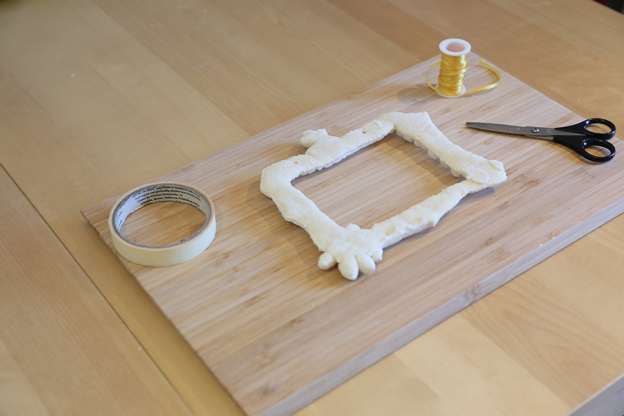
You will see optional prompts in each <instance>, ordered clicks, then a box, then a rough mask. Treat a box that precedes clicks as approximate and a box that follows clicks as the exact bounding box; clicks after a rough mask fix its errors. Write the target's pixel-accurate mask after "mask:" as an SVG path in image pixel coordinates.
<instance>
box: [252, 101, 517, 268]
mask: <svg viewBox="0 0 624 416" xmlns="http://www.w3.org/2000/svg"><path fill="white" fill-rule="evenodd" d="M393 132H395V133H396V134H398V135H399V136H401V137H402V138H403V139H405V140H407V141H408V142H412V143H414V145H416V146H418V147H422V148H423V149H425V150H426V151H427V152H428V155H429V157H431V158H433V159H436V160H438V159H439V161H440V163H441V164H442V166H444V167H448V168H450V169H451V173H452V174H453V175H455V176H462V177H464V178H465V180H464V181H462V182H460V183H457V184H455V185H452V186H449V187H448V188H446V189H444V190H442V191H441V192H440V193H438V194H437V195H433V196H431V197H429V198H427V199H425V200H424V201H422V202H421V203H419V204H416V205H413V206H412V207H410V208H408V209H407V210H405V211H403V212H402V213H400V214H398V215H395V216H394V217H391V218H389V219H387V220H385V221H382V222H380V223H377V224H374V225H373V226H372V228H370V229H361V228H360V227H358V226H357V225H355V224H349V225H347V226H346V227H341V226H339V225H338V224H336V222H334V221H333V220H332V219H331V218H329V217H328V216H327V215H325V214H324V213H323V212H321V210H320V209H319V208H318V207H317V206H316V205H315V204H314V202H312V201H311V200H310V199H308V198H307V197H306V196H305V195H304V194H303V193H302V192H301V191H299V190H298V189H296V188H294V187H293V186H292V184H291V182H292V181H293V180H294V179H296V178H298V177H299V176H302V175H307V174H310V173H312V172H315V171H317V170H320V169H323V168H327V167H330V166H332V165H333V164H335V163H338V162H340V161H341V160H343V159H344V158H346V157H348V156H349V155H351V154H353V153H355V152H357V151H358V150H360V149H362V148H364V147H366V146H368V145H370V144H372V143H375V142H377V141H379V140H381V139H383V138H384V137H385V136H387V135H388V134H390V133H393ZM301 144H302V145H303V146H305V147H307V148H308V150H307V151H306V152H305V154H303V155H297V156H293V157H291V158H289V159H287V160H282V161H280V162H277V163H275V164H273V165H271V166H268V167H267V168H265V169H264V170H263V171H262V180H261V181H260V190H261V191H262V192H263V193H264V194H265V195H266V196H268V197H269V198H271V199H272V200H273V201H274V202H275V205H277V208H278V209H279V211H280V212H281V214H282V216H283V217H284V219H286V220H287V221H290V222H292V223H294V224H296V225H298V226H300V227H301V228H303V229H304V230H306V231H307V232H308V234H309V235H310V237H311V238H312V241H313V242H314V244H315V245H316V246H317V247H318V249H319V250H320V251H321V252H323V254H321V256H320V258H319V262H318V266H319V267H320V268H321V269H323V270H326V269H329V268H331V267H333V266H335V265H336V264H338V269H339V270H340V273H341V274H342V275H343V276H344V277H345V278H347V279H349V280H355V279H357V277H358V275H359V273H360V272H362V273H365V274H368V273H372V272H373V271H374V270H375V263H376V262H378V261H380V260H381V258H382V254H383V249H384V248H385V247H388V246H390V245H392V244H395V243H397V242H398V241H400V240H402V239H404V238H406V237H409V236H411V235H413V234H415V233H418V232H421V231H423V230H425V229H427V228H429V227H433V226H435V225H436V224H437V223H438V221H439V220H440V218H441V217H442V216H443V215H444V214H446V213H447V212H448V211H450V210H451V209H452V208H453V207H454V206H455V205H457V203H458V202H459V201H460V200H461V199H462V198H463V197H464V196H466V195H468V194H470V193H474V192H478V191H481V190H483V189H486V188H489V187H491V186H494V185H497V184H499V183H501V182H504V181H505V180H506V179H507V175H506V173H505V169H504V168H503V164H502V163H501V162H499V161H496V160H487V159H485V158H483V157H481V156H478V155H475V154H473V153H470V152H468V151H466V150H464V149H462V148H461V147H459V146H457V145H456V144H453V143H452V142H451V141H450V140H449V139H447V138H446V136H444V134H442V132H441V131H440V130H438V128H437V127H436V126H435V125H434V124H433V122H432V121H431V118H429V115H428V114H427V113H409V114H404V113H386V114H383V115H381V116H380V117H379V118H378V119H376V120H373V121H371V122H370V123H367V124H365V125H364V126H362V127H361V128H359V129H355V130H352V131H350V132H349V133H347V134H345V135H344V136H342V137H334V136H330V135H328V134H327V132H326V131H325V130H324V129H320V130H314V131H312V130H307V131H305V132H304V133H303V137H302V138H301Z"/></svg>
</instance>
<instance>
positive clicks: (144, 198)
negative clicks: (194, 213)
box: [108, 182, 217, 267]
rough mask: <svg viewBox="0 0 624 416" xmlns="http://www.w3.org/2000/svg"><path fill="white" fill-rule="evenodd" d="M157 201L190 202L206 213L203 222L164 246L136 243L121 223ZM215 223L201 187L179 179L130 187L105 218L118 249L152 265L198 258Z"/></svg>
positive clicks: (209, 201)
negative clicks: (185, 237) (122, 230)
mask: <svg viewBox="0 0 624 416" xmlns="http://www.w3.org/2000/svg"><path fill="white" fill-rule="evenodd" d="M157 202H181V203H184V204H188V205H191V206H193V207H195V208H197V209H198V210H200V211H201V212H202V213H203V214H204V215H205V216H206V222H205V223H204V224H203V225H202V227H201V228H200V229H199V231H197V232H196V233H195V234H193V235H192V236H191V237H189V238H188V239H187V240H183V241H181V242H179V243H176V244H171V245H167V246H158V247H154V246H147V245H143V244H138V243H135V242H133V241H130V240H128V239H127V238H126V237H124V236H123V235H122V234H121V231H120V230H121V226H122V225H123V223H124V222H125V221H126V219H127V218H128V216H130V214H132V213H133V212H135V211H137V210H138V209H140V208H143V207H145V206H147V205H150V204H155V203H157ZM216 224H217V223H216V220H215V209H214V205H213V203H212V201H211V200H210V198H208V196H207V195H206V194H205V193H204V192H202V191H201V190H200V189H198V188H196V187H194V186H191V185H187V184H183V183H178V182H159V183H153V184H150V185H146V186H141V187H139V188H136V189H133V190H131V191H129V192H128V193H126V194H125V195H124V196H122V197H121V198H120V199H119V200H118V201H117V203H115V206H113V209H112V210H111V213H110V216H109V217H108V226H109V227H110V230H111V236H112V239H113V245H114V246H115V249H116V250H117V252H118V253H119V254H121V255H122V256H123V257H125V258H126V259H128V260H130V261H131V262H133V263H137V264H141V265H143V266H152V267H162V266H172V265H174V264H179V263H183V262H185V261H188V260H190V259H192V258H194V257H197V256H198V255H199V254H201V253H202V252H203V251H204V250H205V249H206V248H208V246H209V245H210V243H212V240H213V239H214V237H215V232H216V230H217V225H216Z"/></svg>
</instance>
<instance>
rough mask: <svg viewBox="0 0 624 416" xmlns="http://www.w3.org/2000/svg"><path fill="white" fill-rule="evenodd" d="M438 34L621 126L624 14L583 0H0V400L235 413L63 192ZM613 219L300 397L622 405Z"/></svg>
mask: <svg viewBox="0 0 624 416" xmlns="http://www.w3.org/2000/svg"><path fill="white" fill-rule="evenodd" d="M449 37H458V38H463V39H466V40H468V41H469V42H470V43H471V44H472V46H473V50H474V51H475V52H477V53H478V54H479V55H481V56H482V57H484V58H485V59H487V60H488V61H489V62H491V63H493V64H494V65H495V66H498V67H500V68H503V69H504V70H506V71H508V72H510V73H511V74H512V75H514V76H516V77H517V78H519V79H520V80H522V81H524V82H525V83H527V84H529V85H530V86H532V87H533V88H536V89H538V90H539V91H541V92H543V93H545V94H546V95H548V96H549V97H551V98H553V99H555V100H557V101H558V102H560V103H561V104H563V105H565V106H567V107H569V108H570V109H572V110H573V111H575V112H577V113H579V114H581V115H583V116H587V117H604V118H608V119H610V120H612V121H614V122H615V124H616V125H618V126H624V110H623V109H624V42H623V40H624V15H621V14H618V13H616V12H614V11H612V10H610V9H607V8H606V7H604V6H601V5H599V4H598V3H595V2H592V1H589V0H552V1H538V0H497V1H488V0H473V1H460V0H441V1H435V2H434V1H426V0H386V1H382V0H379V1H357V0H317V1H314V0H307V1H303V0H267V1H253V0H231V1H227V0H218V1H215V0H150V1H148V0H135V1H120V0H75V1H70V0H66V1H62V0H32V1H26V0H24V1H20V0H0V163H1V164H2V168H3V169H2V170H0V264H1V266H0V415H87V414H88V415H96V414H102V415H150V416H154V415H191V414H196V415H202V416H204V415H226V416H227V415H239V414H240V410H238V408H237V407H236V406H235V405H234V404H233V402H232V401H231V400H230V399H229V397H228V396H227V394H226V393H225V391H224V390H223V389H222V388H221V387H220V386H219V384H218V382H217V381H216V380H215V379H214V378H213V377H212V376H211V374H210V373H209V372H208V370H207V369H206V368H205V367H204V366H203V364H202V363H201V362H200V360H199V359H198V358H197V357H196V356H195V355H194V353H193V352H192V351H191V350H190V349H189V348H188V346H187V345H186V343H185V341H184V340H183V339H182V338H181V337H180V336H179V335H178V334H177V332H176V331H175V329H174V328H173V327H172V326H171V324H169V322H168V321H167V320H166V319H165V318H164V317H163V315H162V314H161V313H160V311H159V310H158V308H157V307H156V306H155V305H154V304H153V303H152V302H151V301H150V299H149V298H148V296H147V295H146V294H145V293H144V292H143V290H142V289H141V288H140V287H139V285H138V284H137V283H136V282H135V281H134V280H133V278H132V277H131V276H130V275H129V274H128V273H127V272H126V271H125V269H124V268H123V267H122V266H121V264H120V263H119V261H118V260H117V259H116V258H115V257H114V256H113V254H112V253H111V252H110V250H109V249H108V248H107V247H106V246H105V245H104V244H103V243H102V242H101V241H100V240H99V238H98V237H97V235H96V233H95V232H94V231H93V230H92V229H91V228H90V227H89V226H88V224H87V223H86V221H85V220H84V219H83V217H82V216H81V214H80V210H81V209H82V208H85V207H87V206H89V205H91V204H93V203H96V202H99V201H100V200H102V199H104V198H107V197H110V196H112V195H115V194H118V193H120V192H122V191H125V190H127V189H129V188H131V187H134V186H136V185H139V184H141V183H143V182H145V181H147V180H150V179H152V178H154V177H156V176H158V175H161V174H164V173H166V172H169V171H171V170H173V169H175V168H178V167H180V166H183V165H186V164H188V163H190V162H192V161H193V160H196V159H199V158H200V157H202V156H205V155H207V154H209V153H212V152H214V151H216V150H219V149H222V148H224V147H226V146H228V145H231V144H233V143H236V142H238V141H241V140H243V139H245V138H247V137H249V136H251V135H253V134H256V133H258V132H261V131H263V130H266V129H268V128H270V127H273V126H275V125H277V124H279V123H282V122H284V121H287V120H289V119H291V118H293V117H295V116H297V115H300V114H303V113H305V112H307V111H310V110H312V109H314V108H317V107H319V106H321V105H323V104H326V103H328V102H331V101H333V100H336V99H338V98H341V97H343V96H346V95H348V94H351V93H353V92H355V91H357V90H359V89H361V88H363V87H365V86H367V85H369V84H371V83H373V82H375V81H378V80H380V79H383V78H385V77H388V76H390V75H392V74H395V73H396V72H398V71H401V70H403V69H405V68H408V67H410V66H412V65H415V64H417V63H419V62H422V61H423V60H425V59H428V58H431V57H432V56H434V55H437V54H438V53H439V51H438V43H439V42H440V41H441V40H443V39H446V38H449ZM623 128H624V127H623ZM620 157H622V156H620ZM622 186H624V184H622ZM623 235H624V217H623V216H620V217H618V218H616V219H615V220H612V221H611V222H609V223H607V224H606V225H604V226H602V227H600V228H599V229H597V230H596V231H594V232H592V233H590V234H589V235H587V236H585V237H584V238H582V239H581V240H579V241H577V242H576V243H574V244H572V245H571V246H569V247H568V248H566V249H564V250H563V251H561V252H559V253H558V254H556V255H554V256H553V257H551V258H549V259H548V260H546V261H544V262H543V263H541V264H539V265H538V266H536V267H534V268H533V269H531V270H530V271H528V272H526V273H524V274H523V275H521V276H519V277H518V278H516V279H515V280H513V281H512V282H510V283H509V284H507V285H505V286H504V287H502V288H501V289H498V290H496V291H495V292H493V293H492V294H490V295H488V296H486V297H485V298H483V299H482V300H480V301H478V302H477V303H476V304H474V305H473V306H471V307H469V308H467V309H466V310H464V311H463V312H461V313H459V314H457V315H456V316H454V317H453V318H451V319H449V320H447V321H446V322H444V323H443V324H441V325H439V326H438V327H436V328H434V329H433V330H431V331H429V332H428V333H426V334H425V335H423V336H421V337H420V338H418V339H416V340H415V341H413V342H411V343H410V344H408V345H407V346H405V347H404V348H402V349H400V350H399V351H397V352H396V353H394V354H392V355H390V356H389V357H387V358H385V359H384V360H382V361H380V362H379V363H377V364H375V365H374V366H373V367H371V368H369V369H368V370H366V371H364V372H363V373H361V374H360V375H358V376H356V377H355V378H353V379H351V380H350V381H348V382H347V383H345V384H343V385H342V386H340V387H339V388H337V389H335V390H334V391H332V392H331V393H329V394H328V395H326V396H324V397H322V398H321V399H319V400H317V401H316V402H314V403H313V404H311V405H310V406H308V407H306V408H305V409H303V410H302V411H300V413H299V414H300V415H301V416H303V415H305V416H312V415H334V414H335V415H338V414H340V415H415V414H418V415H456V414H462V415H566V414H569V413H570V412H572V413H573V414H575V415H581V414H613V415H621V414H622V413H624V378H622V374H624V302H623V301H622V299H624V238H623V237H622V236H623ZM603 389H604V390H603ZM601 390H602V392H601ZM594 395H596V396H595V397H593V398H592V396H594ZM590 398H591V399H590ZM579 406H580V407H579ZM577 407H578V408H577ZM575 408H577V410H576V411H575V410H574V409H575ZM592 412H593V413H592Z"/></svg>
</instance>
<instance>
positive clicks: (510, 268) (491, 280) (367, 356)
mask: <svg viewBox="0 0 624 416" xmlns="http://www.w3.org/2000/svg"><path fill="white" fill-rule="evenodd" d="M623 213H624V198H622V199H620V200H619V201H616V202H614V203H613V204H611V205H610V206H608V207H607V208H605V209H604V210H603V211H602V212H600V213H599V214H596V215H595V216H594V217H592V218H590V219H589V220H587V221H584V222H582V223H579V224H577V225H576V226H575V227H573V228H570V229H568V230H567V231H566V232H564V233H562V234H560V235H559V236H557V237H556V238H554V239H552V240H550V241H549V242H548V243H546V244H544V245H543V246H542V247H540V249H539V250H535V251H533V252H531V253H529V254H527V255H525V256H523V257H521V258H519V259H517V260H516V261H515V262H513V263H511V264H509V265H507V266H506V267H504V268H502V269H500V270H498V271H496V272H495V273H493V274H491V275H490V276H489V277H487V278H485V279H483V280H481V281H480V282H479V283H477V284H476V285H474V286H472V287H470V288H468V289H467V290H465V291H463V292H461V293H459V294H458V295H456V296H455V297H454V298H452V299H451V300H449V301H448V302H446V303H444V304H443V305H441V306H440V307H439V308H437V309H434V310H431V311H429V312H427V314H425V315H423V316H422V317H420V318H419V319H417V320H415V321H413V322H412V323H410V324H409V325H407V326H405V327H403V328H402V329H401V330H399V331H397V332H395V333H394V334H392V335H390V336H389V337H388V338H386V339H385V340H384V341H382V342H381V343H380V344H378V345H377V346H375V347H374V348H371V349H368V350H367V351H364V352H363V353H361V354H359V355H357V356H355V357H353V358H352V359H351V360H350V361H348V362H346V363H345V364H343V365H341V366H340V367H338V368H336V369H334V370H332V371H331V372H329V373H327V374H325V375H324V376H323V377H321V378H319V379H317V380H316V381H314V382H313V383H310V384H308V385H307V386H306V387H304V388H303V389H301V390H299V391H297V392H296V393H294V394H293V395H291V396H288V397H287V398H285V399H283V400H281V401H280V402H279V403H278V404H277V405H274V406H271V407H269V408H268V409H266V410H258V409H255V408H249V407H248V406H245V405H244V404H243V403H240V402H239V401H237V400H236V398H234V396H230V397H232V398H233V399H234V401H235V402H236V404H237V405H238V406H239V407H240V408H241V409H243V410H244V411H245V413H246V414H247V415H249V416H287V415H290V414H293V413H294V412H297V411H299V410H301V409H303V408H304V407H305V406H307V405H309V404H311V403H313V402H314V401H316V400H318V399H319V398H321V397H322V396H324V395H325V394H327V393H329V392H331V391H332V390H334V389H335V388H337V387H339V386H340V385H341V384H343V383H344V382H346V381H348V380H349V379H351V378H353V377H355V376H357V375H358V374H359V373H361V372H363V371H365V370H366V369H367V368H369V367H371V366H372V365H374V364H375V363H377V362H379V361H381V360H382V359H384V358H386V357H387V356H389V355H391V354H392V353H394V352H396V351H398V350H399V349H400V348H402V347H404V346H405V345H407V344H409V343H410V342H412V341H413V340H415V339H416V338H418V337H420V336H421V335H423V334H424V333H426V332H428V331H429V330H431V329H433V328H435V327H436V326H438V325H440V324H442V323H443V322H444V321H446V320H447V319H449V318H451V317H453V316H454V315H455V314H457V313H459V312H461V311H462V310H464V309H466V308H467V307H469V306H471V305H472V304H474V303H476V302H477V301H479V300H480V299H482V298H483V297H485V296H487V295H488V294H490V293H492V292H494V291H495V290H497V289H499V288H501V287H502V286H504V285H505V284H507V283H509V282H511V281H512V280H513V279H515V278H516V277H518V276H520V275H521V274H522V273H524V272H526V271H527V270H529V269H531V268H533V267H535V266H536V265H538V264H539V263H541V262H542V261H544V260H546V259H548V258H549V257H551V256H553V255H554V254H556V253H557V252H559V251H561V250H562V249H564V248H566V247H567V246H569V245H570V244H572V243H574V242H575V241H577V240H578V239H580V238H582V237H583V236H585V235H587V234H589V233H591V232H592V231H594V230H595V229H597V228H598V227H600V226H602V225H604V224H606V223H607V222H609V221H611V220H612V219H614V218H616V217H617V216H619V215H621V214H623ZM306 396H307V397H306ZM303 397H305V399H302V398H303Z"/></svg>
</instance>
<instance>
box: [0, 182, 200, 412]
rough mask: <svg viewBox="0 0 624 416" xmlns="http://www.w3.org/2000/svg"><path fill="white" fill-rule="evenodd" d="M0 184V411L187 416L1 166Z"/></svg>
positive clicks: (184, 408) (179, 400) (137, 345)
mask: <svg viewBox="0 0 624 416" xmlns="http://www.w3.org/2000/svg"><path fill="white" fill-rule="evenodd" d="M0 185H1V189H2V192H1V193H0V216H1V217H2V218H3V221H2V222H1V223H0V233H1V234H2V235H3V237H4V238H3V241H2V242H1V243H0V261H1V262H2V280H1V281H0V363H1V364H2V372H1V374H2V377H1V381H2V382H1V383H0V413H1V414H3V415H48V414H49V415H53V414H65V415H84V414H92V413H98V412H99V413H102V414H119V415H124V414H125V415H148V414H149V415H171V414H179V415H190V414H191V412H190V411H189V409H188V408H187V407H186V405H185V404H184V402H183V401H182V400H181V399H180V398H179V396H178V395H177V394H176V393H175V391H173V390H172V389H171V388H170V386H169V384H168V383H166V381H165V379H164V377H163V375H162V374H161V373H160V371H159V370H158V368H156V366H154V364H153V362H152V361H151V360H150V359H149V357H148V356H147V354H146V353H145V351H144V350H143V349H142V348H141V346H140V344H139V343H138V342H137V341H136V340H135V339H134V338H133V337H132V335H131V334H130V333H129V331H128V330H127V329H126V327H125V325H124V324H123V322H122V321H121V320H120V319H119V317H118V316H117V315H116V314H115V313H114V312H113V311H112V310H111V309H110V308H109V305H108V303H106V301H105V300H104V299H103V298H102V297H101V295H100V293H99V292H98V291H97V289H96V288H95V287H94V286H93V285H92V284H91V282H90V281H89V280H88V279H87V278H85V275H84V272H83V271H82V270H81V269H80V267H79V266H78V265H77V264H76V263H75V262H74V261H73V259H72V257H71V255H70V254H69V253H68V252H67V251H66V250H65V248H64V247H63V245H62V244H61V243H60V242H59V241H58V239H57V238H56V236H55V235H54V234H53V233H52V232H51V231H50V230H49V229H48V228H47V227H46V225H45V223H44V222H43V220H42V219H41V217H40V216H39V214H38V213H37V212H36V211H35V209H34V208H33V207H32V206H31V205H30V203H29V202H28V201H27V200H26V198H24V196H23V195H22V194H21V192H20V191H19V190H18V189H17V187H16V186H15V185H14V184H13V183H12V182H11V180H10V178H9V177H8V176H7V174H6V173H5V172H4V170H0ZM23 250H28V252H29V253H30V256H22V255H20V254H19V253H21V252H23ZM90 328H98V331H97V333H94V332H91V331H90ZM105 363H119V365H118V366H114V367H111V366H109V365H106V364H105ZM139 374H140V375H141V376H139ZM102 392H107V393H106V394H102Z"/></svg>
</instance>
